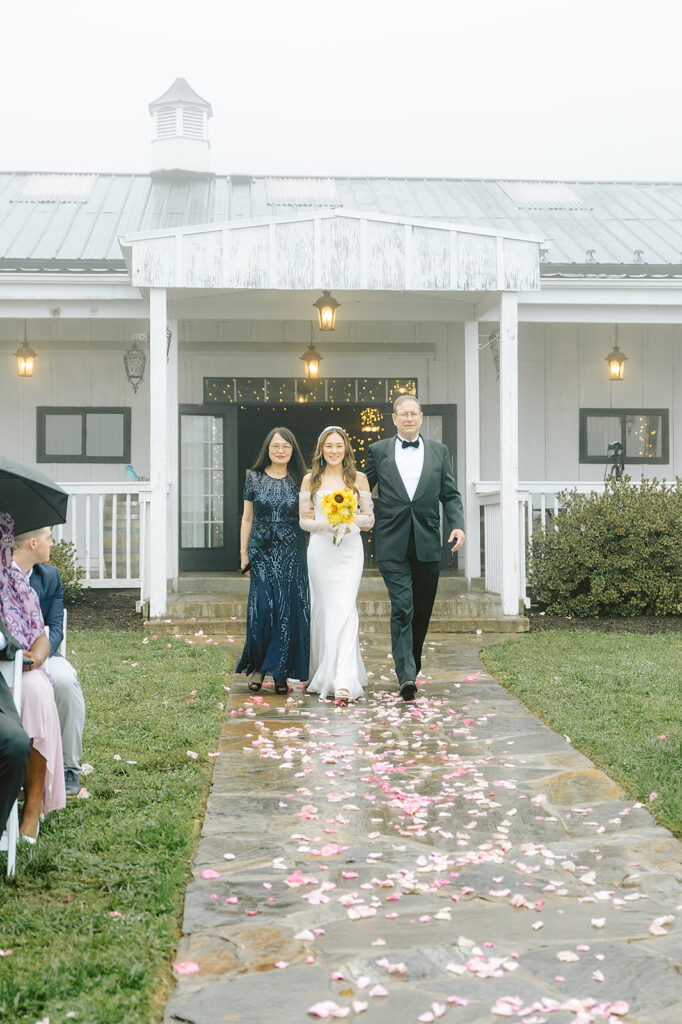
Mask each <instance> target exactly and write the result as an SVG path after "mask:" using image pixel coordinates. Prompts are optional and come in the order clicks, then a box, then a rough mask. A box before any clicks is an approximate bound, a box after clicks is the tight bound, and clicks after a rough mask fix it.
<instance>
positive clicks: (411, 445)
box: [400, 437, 419, 448]
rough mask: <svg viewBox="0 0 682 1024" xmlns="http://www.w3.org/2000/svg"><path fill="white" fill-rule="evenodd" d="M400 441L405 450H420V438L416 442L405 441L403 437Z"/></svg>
mask: <svg viewBox="0 0 682 1024" xmlns="http://www.w3.org/2000/svg"><path fill="white" fill-rule="evenodd" d="M400 440H401V441H402V445H403V448H418V447H419V438H417V440H416V441H403V439H402V437H401V438H400Z"/></svg>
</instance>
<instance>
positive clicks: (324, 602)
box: [300, 426, 374, 706]
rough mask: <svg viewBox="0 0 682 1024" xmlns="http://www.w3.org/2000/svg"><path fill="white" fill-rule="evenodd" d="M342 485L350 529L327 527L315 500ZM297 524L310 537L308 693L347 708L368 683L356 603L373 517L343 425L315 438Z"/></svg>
mask: <svg viewBox="0 0 682 1024" xmlns="http://www.w3.org/2000/svg"><path fill="white" fill-rule="evenodd" d="M346 487H347V488H350V490H352V491H354V492H355V494H356V495H357V497H358V509H359V510H358V513H357V514H356V516H355V519H354V522H353V523H352V524H350V525H348V524H345V523H341V524H339V525H338V526H330V525H329V521H328V519H327V516H326V514H325V513H324V512H323V511H322V507H321V503H320V499H321V498H322V496H323V495H325V494H334V493H335V492H336V491H339V490H343V489H344V488H346ZM300 523H301V527H302V529H304V530H306V531H307V532H308V533H310V534H311V535H312V536H311V538H310V544H309V546H308V577H309V580H310V675H309V678H310V683H309V684H308V690H307V692H308V693H319V695H320V697H322V698H328V697H333V698H335V700H336V703H337V704H339V705H341V706H346V705H347V704H348V701H350V700H356V699H357V698H358V697H361V696H362V692H363V687H364V686H365V684H366V682H367V673H366V671H365V666H364V665H363V663H362V658H361V657H360V644H359V642H358V611H357V608H356V604H355V601H356V598H357V595H358V589H359V587H360V580H361V578H362V568H363V564H364V551H363V547H362V538H361V537H360V530H371V528H372V526H374V515H373V513H372V498H371V496H370V490H369V484H368V483H367V477H366V476H365V475H364V473H359V472H358V471H357V469H356V468H355V460H354V458H353V449H352V447H351V443H350V439H349V437H348V435H347V434H346V431H345V430H344V429H343V427H336V426H331V427H325V429H324V430H323V431H322V433H321V434H320V436H319V438H318V440H317V446H316V448H315V454H314V455H313V463H312V470H311V472H310V473H308V474H307V475H306V476H305V477H304V478H303V482H302V484H301V495H300ZM335 539H336V543H334V540H335Z"/></svg>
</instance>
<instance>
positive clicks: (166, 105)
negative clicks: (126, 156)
mask: <svg viewBox="0 0 682 1024" xmlns="http://www.w3.org/2000/svg"><path fill="white" fill-rule="evenodd" d="M149 113H150V114H151V115H152V117H153V118H154V137H153V139H152V173H153V174H161V173H169V174H170V173H173V172H180V173H186V174H208V173H210V172H209V150H210V148H211V146H210V143H209V141H208V119H209V117H212V116H213V112H212V110H211V104H210V103H207V102H206V100H202V98H201V96H199V95H197V93H195V91H194V89H192V88H191V87H190V86H189V85H188V83H187V81H186V80H185V79H184V78H176V79H175V81H174V82H173V84H172V85H171V87H170V89H169V90H168V91H167V92H165V93H164V94H163V96H159V98H158V100H154V102H153V103H150V104H149Z"/></svg>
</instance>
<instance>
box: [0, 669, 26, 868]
mask: <svg viewBox="0 0 682 1024" xmlns="http://www.w3.org/2000/svg"><path fill="white" fill-rule="evenodd" d="M23 670H24V652H23V651H17V653H16V656H15V658H14V681H13V686H14V689H13V692H12V696H13V697H14V704H15V707H16V709H17V712H18V713H19V716H20V717H21V674H22V672H23ZM18 842H19V805H18V804H17V801H16V800H15V801H14V804H13V806H12V810H11V811H10V812H9V818H8V819H7V825H6V827H5V831H4V832H3V834H2V836H0V850H7V877H8V878H11V877H12V876H13V875H14V874H15V872H16V864H17V843H18Z"/></svg>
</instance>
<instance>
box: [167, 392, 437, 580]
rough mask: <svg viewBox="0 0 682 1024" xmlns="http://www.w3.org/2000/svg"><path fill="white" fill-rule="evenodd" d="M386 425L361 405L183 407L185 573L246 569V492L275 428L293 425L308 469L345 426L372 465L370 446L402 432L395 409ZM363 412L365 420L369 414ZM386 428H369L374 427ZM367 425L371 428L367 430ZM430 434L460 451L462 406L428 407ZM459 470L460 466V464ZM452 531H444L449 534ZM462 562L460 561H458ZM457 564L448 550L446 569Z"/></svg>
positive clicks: (368, 549)
mask: <svg viewBox="0 0 682 1024" xmlns="http://www.w3.org/2000/svg"><path fill="white" fill-rule="evenodd" d="M380 411H381V413H382V417H381V420H380V422H378V423H377V422H374V421H373V418H372V417H368V416H367V407H366V406H360V405H350V404H349V405H341V406H329V405H310V404H307V403H306V404H303V403H302V404H301V405H294V406H287V407H286V408H283V407H281V406H260V405H248V406H246V407H240V406H238V405H225V406H219V405H200V406H181V408H180V446H179V447H180V475H179V479H180V570H181V571H183V572H187V571H210V570H212V571H223V572H224V571H229V570H236V569H238V568H239V524H240V520H241V513H242V507H243V503H242V488H243V482H244V478H245V475H246V471H247V469H248V468H249V466H251V465H253V463H254V462H255V460H256V458H257V456H258V453H259V451H260V448H261V445H262V443H263V440H264V439H265V437H266V435H267V434H268V432H269V431H270V430H272V429H273V427H277V426H286V427H288V428H289V430H291V431H293V433H294V435H295V436H296V439H297V440H298V443H299V446H300V448H301V452H302V453H303V458H304V460H305V462H306V464H308V465H309V464H310V460H311V457H312V454H313V451H314V449H315V445H316V443H317V438H318V437H319V435H320V432H321V431H322V430H323V429H324V428H325V427H326V426H329V425H331V424H335V425H337V426H340V427H343V428H344V430H346V431H347V433H348V434H349V436H350V437H351V439H352V441H353V446H354V450H355V456H356V462H357V465H358V467H359V468H362V467H363V466H364V462H365V458H366V455H367V451H368V449H369V446H370V444H373V443H374V441H377V440H379V439H380V438H381V437H385V436H387V435H390V434H392V433H393V432H394V429H395V428H394V426H393V421H392V419H391V407H390V406H385V407H381V410H380ZM363 412H364V413H365V416H364V417H363ZM377 426H378V429H372V430H368V429H367V427H373V428H376V427H377ZM363 428H364V429H363ZM422 433H423V434H424V436H425V437H427V438H430V439H431V440H436V441H442V442H443V443H444V444H446V445H447V447H448V449H449V451H450V455H451V456H452V457H453V459H454V455H455V452H456V451H457V408H456V406H453V405H433V406H424V423H423V426H422ZM453 469H454V466H453ZM443 534H445V537H444V540H447V533H446V530H445V528H443V529H442V530H441V536H442V535H443ZM363 540H364V543H365V554H366V558H367V564H369V565H371V564H372V563H373V536H372V534H371V533H369V534H363ZM454 558H456V556H454ZM455 564H456V561H454V560H453V556H452V555H451V553H450V551H449V550H448V548H447V545H446V544H444V545H443V556H442V565H443V568H451V567H453V566H454V565H455Z"/></svg>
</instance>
